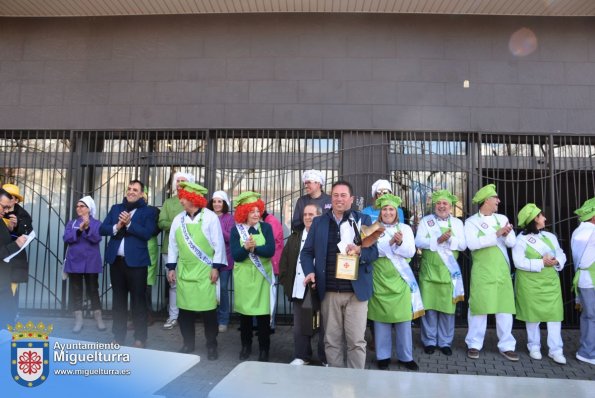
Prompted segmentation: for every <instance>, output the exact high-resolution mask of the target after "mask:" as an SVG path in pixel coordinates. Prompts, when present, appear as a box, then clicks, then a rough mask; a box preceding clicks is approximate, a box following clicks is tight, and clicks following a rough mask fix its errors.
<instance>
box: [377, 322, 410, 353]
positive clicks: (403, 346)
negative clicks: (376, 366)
mask: <svg viewBox="0 0 595 398" xmlns="http://www.w3.org/2000/svg"><path fill="white" fill-rule="evenodd" d="M393 325H395V346H396V347H395V348H396V351H397V359H398V360H399V361H403V362H409V361H413V338H412V337H411V321H405V322H398V323H383V322H378V321H374V340H376V359H377V360H379V361H380V360H383V359H390V357H391V354H392V350H393V345H392V334H393V333H392V326H393Z"/></svg>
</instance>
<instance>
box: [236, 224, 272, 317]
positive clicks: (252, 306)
mask: <svg viewBox="0 0 595 398" xmlns="http://www.w3.org/2000/svg"><path fill="white" fill-rule="evenodd" d="M234 228H237V227H234ZM255 228H258V230H259V232H260V233H258V234H256V235H252V239H254V242H255V243H256V246H263V245H264V244H265V243H266V241H265V238H264V235H263V234H262V230H261V229H260V224H257V226H255ZM240 245H242V246H243V245H244V241H243V240H242V238H241V237H240ZM259 258H260V261H261V262H262V265H263V266H264V269H265V271H266V272H267V274H269V275H270V277H271V280H273V267H272V265H271V259H270V258H264V257H259ZM233 286H234V296H235V299H234V311H235V312H237V313H240V314H243V315H268V314H270V311H271V304H270V302H271V293H270V289H271V285H270V284H269V282H267V280H266V279H265V278H264V276H262V274H261V273H260V271H258V268H256V266H255V265H254V263H253V262H252V260H250V257H247V258H246V259H245V260H244V261H240V262H237V261H236V262H234V268H233Z"/></svg>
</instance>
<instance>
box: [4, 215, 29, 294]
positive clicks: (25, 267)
mask: <svg viewBox="0 0 595 398" xmlns="http://www.w3.org/2000/svg"><path fill="white" fill-rule="evenodd" d="M18 250H19V245H17V244H16V242H14V241H13V240H12V237H11V236H10V231H9V230H8V227H6V224H4V222H3V221H0V283H2V284H3V285H6V284H7V283H11V282H14V283H25V282H27V281H28V279H29V263H28V262H27V255H26V254H25V250H23V251H22V252H20V253H19V254H17V255H16V256H14V257H13V258H12V259H11V260H10V261H9V263H8V264H6V263H5V262H4V258H5V257H8V256H10V255H11V254H13V253H16V252H17V251H18Z"/></svg>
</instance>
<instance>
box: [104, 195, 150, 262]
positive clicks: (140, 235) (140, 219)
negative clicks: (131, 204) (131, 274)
mask: <svg viewBox="0 0 595 398" xmlns="http://www.w3.org/2000/svg"><path fill="white" fill-rule="evenodd" d="M139 200H142V203H141V205H140V206H139V207H138V208H137V209H136V211H135V212H134V215H133V216H132V219H131V220H130V227H128V228H124V229H126V231H125V232H124V233H118V234H117V235H116V236H114V233H113V228H114V225H116V224H117V223H118V218H119V216H120V213H121V212H123V211H126V206H125V205H124V204H123V203H119V204H117V205H113V206H112V208H111V209H110V211H109V213H108V215H107V217H106V218H105V220H103V223H102V224H101V227H100V228H99V232H100V233H101V235H103V236H111V239H110V240H109V242H108V244H107V249H106V251H105V261H106V262H107V263H109V264H113V263H114V261H116V256H117V254H118V248H119V247H120V243H122V238H125V239H126V243H124V258H125V260H126V265H128V266H129V267H148V266H149V265H151V258H150V257H149V250H148V249H147V242H148V241H149V239H151V237H152V236H153V235H154V234H155V233H156V231H158V227H157V212H156V209H155V208H154V207H151V206H147V204H146V203H145V201H144V200H143V199H139Z"/></svg>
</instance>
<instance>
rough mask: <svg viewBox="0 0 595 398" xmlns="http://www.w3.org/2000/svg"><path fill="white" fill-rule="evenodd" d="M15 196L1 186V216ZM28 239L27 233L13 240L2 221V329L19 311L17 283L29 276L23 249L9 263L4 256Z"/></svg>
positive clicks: (0, 223) (0, 258)
mask: <svg viewBox="0 0 595 398" xmlns="http://www.w3.org/2000/svg"><path fill="white" fill-rule="evenodd" d="M12 200H13V196H12V195H11V194H9V193H8V192H6V191H5V190H4V189H2V188H0V217H3V216H4V214H5V213H6V212H7V211H8V210H9V209H10V207H11V202H12ZM26 241H27V235H21V236H19V237H18V238H16V240H14V241H13V240H12V237H11V236H10V231H9V230H8V227H7V226H6V224H5V223H3V222H0V261H1V262H2V264H1V266H0V329H5V328H6V326H7V325H8V324H9V323H13V322H14V320H15V317H16V313H17V295H16V293H17V286H18V285H17V283H19V282H23V281H24V282H26V281H27V279H26V278H27V277H28V266H27V256H26V255H25V251H24V250H23V251H22V252H20V253H19V254H17V255H16V256H14V257H13V258H12V259H11V260H10V261H9V262H8V264H6V263H4V261H2V260H3V259H4V258H6V257H8V256H10V255H11V254H13V253H16V252H17V251H18V250H19V249H20V248H21V247H22V246H23V245H24V244H25V242H26ZM23 279H24V280H23Z"/></svg>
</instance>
